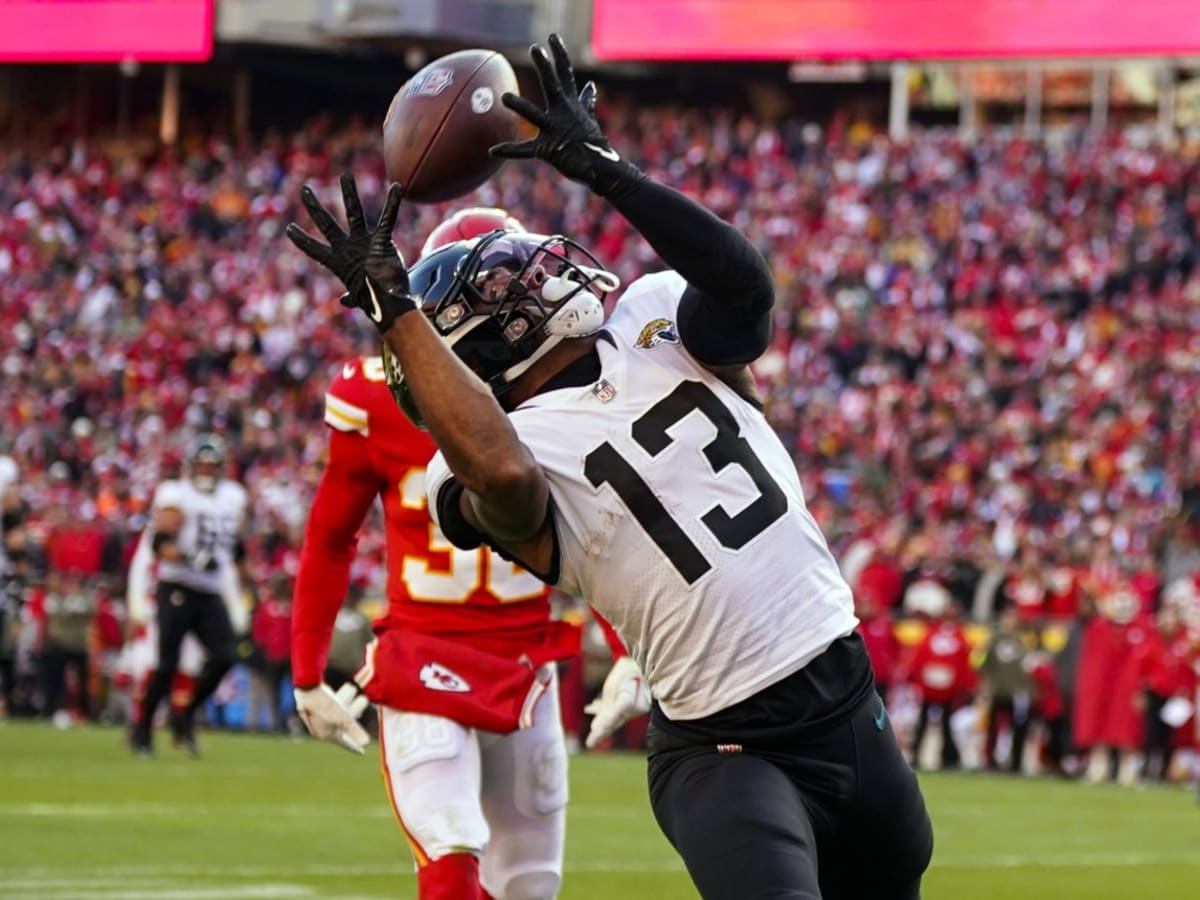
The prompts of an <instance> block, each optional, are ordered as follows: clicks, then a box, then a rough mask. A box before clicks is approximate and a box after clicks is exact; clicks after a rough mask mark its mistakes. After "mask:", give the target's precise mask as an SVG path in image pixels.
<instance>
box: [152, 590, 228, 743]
mask: <svg viewBox="0 0 1200 900" xmlns="http://www.w3.org/2000/svg"><path fill="white" fill-rule="evenodd" d="M155 602H156V604H157V606H158V610H157V618H158V668H157V669H155V671H154V675H153V676H152V677H151V678H150V684H149V685H148V686H147V688H146V699H145V701H144V702H143V703H142V717H141V720H140V721H139V722H138V725H139V727H140V728H141V729H143V730H144V731H146V732H148V731H149V730H150V726H151V723H153V721H154V712H155V710H156V709H158V704H159V703H161V702H162V699H163V698H164V697H165V696H166V695H167V693H168V692H169V691H170V690H171V679H172V678H173V677H174V676H175V670H176V669H178V668H179V648H180V647H181V646H182V644H183V639H184V637H186V636H187V633H188V632H189V631H190V632H192V633H193V634H195V635H196V638H197V639H198V640H199V641H200V643H201V644H203V645H204V649H205V651H206V652H205V660H204V668H203V669H202V670H201V672H200V676H199V677H198V678H197V679H196V689H195V692H194V694H193V696H192V702H191V703H190V704H189V706H188V709H187V713H188V715H189V716H190V715H192V714H193V713H195V711H196V709H197V708H199V707H200V705H201V704H202V703H204V701H205V700H207V699H208V698H209V697H210V696H212V693H213V691H215V690H216V689H217V685H219V684H220V683H221V679H222V678H224V677H225V673H226V672H228V671H229V670H230V669H231V668H232V667H233V664H234V663H235V662H236V661H237V639H236V638H235V637H234V635H233V625H231V624H230V622H229V611H228V610H226V609H225V602H224V601H223V600H222V599H221V598H220V597H219V596H218V595H217V594H209V593H206V592H204V591H194V590H192V589H191V588H186V587H181V586H180V585H177V584H171V583H169V582H164V583H162V584H159V586H158V590H157V592H156V593H155Z"/></svg>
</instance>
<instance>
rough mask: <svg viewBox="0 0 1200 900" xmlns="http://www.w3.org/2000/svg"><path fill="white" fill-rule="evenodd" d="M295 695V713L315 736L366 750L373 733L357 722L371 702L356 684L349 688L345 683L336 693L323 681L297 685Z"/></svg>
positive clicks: (356, 751) (359, 751) (357, 751)
mask: <svg viewBox="0 0 1200 900" xmlns="http://www.w3.org/2000/svg"><path fill="white" fill-rule="evenodd" d="M348 684H349V682H348ZM292 694H293V696H294V697H295V698H296V712H298V713H299V714H300V718H301V719H303V720H304V725H305V727H307V728H308V730H309V732H310V733H311V734H312V736H313V737H315V738H320V739H321V740H323V741H330V742H331V743H334V744H337V745H338V746H339V747H343V748H345V749H346V750H349V751H350V752H352V753H362V752H363V751H365V750H366V749H367V744H369V743H371V736H370V735H369V734H367V731H366V729H365V728H363V727H362V726H361V725H359V724H358V717H359V716H361V715H362V714H363V711H364V710H365V709H366V708H367V704H368V703H369V702H370V701H368V700H367V698H366V696H365V695H363V694H359V693H358V690H357V686H354V687H352V688H350V690H346V685H343V686H342V688H339V689H338V692H337V693H336V694H335V693H334V692H333V689H332V688H330V687H329V685H327V684H322V685H320V686H319V687H315V688H296V689H295V690H294V691H293V692H292Z"/></svg>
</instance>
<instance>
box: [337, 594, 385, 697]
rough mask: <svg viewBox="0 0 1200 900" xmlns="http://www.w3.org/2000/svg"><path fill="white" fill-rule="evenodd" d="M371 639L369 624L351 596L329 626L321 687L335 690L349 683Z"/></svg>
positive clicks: (360, 664)
mask: <svg viewBox="0 0 1200 900" xmlns="http://www.w3.org/2000/svg"><path fill="white" fill-rule="evenodd" d="M373 637H374V634H373V633H372V631H371V620H370V619H368V618H367V617H366V616H365V615H363V613H362V612H361V611H360V610H359V608H358V603H357V602H356V601H355V599H354V596H353V592H351V594H350V595H348V596H347V597H346V602H345V603H343V604H342V608H341V609H340V610H338V614H337V618H336V619H335V620H334V623H333V636H332V637H331V638H330V641H329V660H328V663H327V664H326V669H325V683H326V684H328V685H329V686H330V687H331V688H333V689H334V690H337V689H338V688H339V687H341V686H342V685H343V684H345V683H346V682H347V681H349V680H350V679H351V678H352V677H353V676H354V673H355V672H356V671H358V669H359V667H360V666H362V664H363V653H364V651H365V650H366V647H367V644H369V643H371V639H372V638H373Z"/></svg>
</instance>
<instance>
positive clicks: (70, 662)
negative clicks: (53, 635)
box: [42, 647, 92, 718]
mask: <svg viewBox="0 0 1200 900" xmlns="http://www.w3.org/2000/svg"><path fill="white" fill-rule="evenodd" d="M68 666H71V667H73V668H74V669H75V676H76V677H77V678H78V679H79V711H80V712H81V713H83V715H84V716H85V717H87V718H91V715H92V710H91V703H90V702H89V700H88V655H87V652H86V651H74V650H62V649H59V648H57V647H51V648H50V649H48V650H47V651H46V653H45V654H44V655H43V656H42V696H43V698H44V702H45V705H44V706H43V707H42V715H43V716H45V717H46V718H50V717H51V716H53V715H54V714H55V713H56V712H58V710H59V707H60V706H62V702H63V694H64V693H66V687H67V667H68Z"/></svg>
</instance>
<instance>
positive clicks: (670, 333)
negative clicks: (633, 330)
mask: <svg viewBox="0 0 1200 900" xmlns="http://www.w3.org/2000/svg"><path fill="white" fill-rule="evenodd" d="M678 343H679V332H678V331H676V330H675V323H674V322H672V321H671V320H670V319H654V320H652V321H650V322H647V323H646V325H645V327H644V328H642V330H641V333H640V334H639V335H638V336H637V340H636V341H634V342H633V346H635V347H637V348H638V349H640V350H649V349H650V348H651V347H657V346H658V345H659V344H678Z"/></svg>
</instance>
